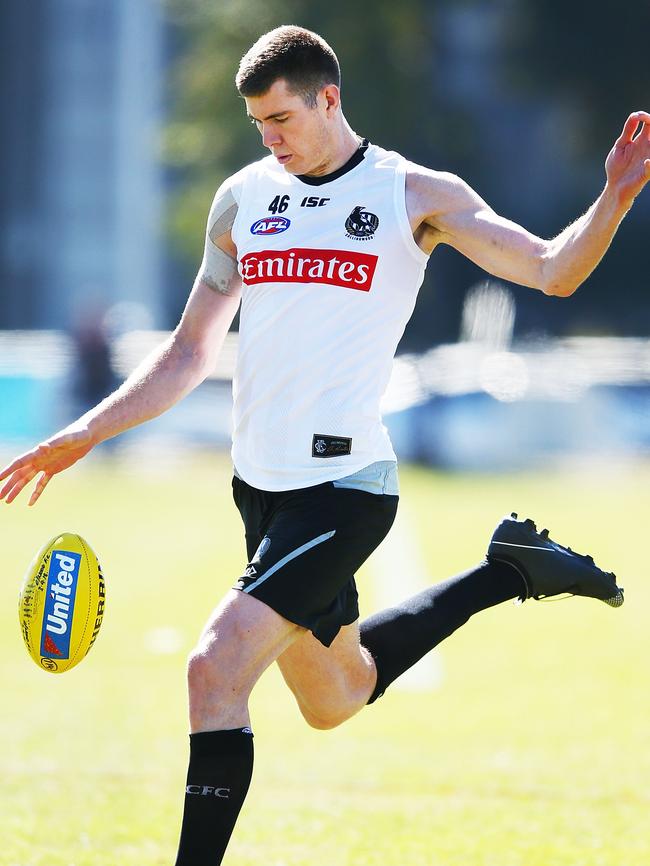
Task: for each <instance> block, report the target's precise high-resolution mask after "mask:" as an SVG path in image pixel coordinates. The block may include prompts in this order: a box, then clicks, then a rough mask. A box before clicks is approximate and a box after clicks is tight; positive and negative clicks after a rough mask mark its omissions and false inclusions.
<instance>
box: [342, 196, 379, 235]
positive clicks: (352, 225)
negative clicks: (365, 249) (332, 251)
mask: <svg viewBox="0 0 650 866" xmlns="http://www.w3.org/2000/svg"><path fill="white" fill-rule="evenodd" d="M378 226H379V217H378V216H377V214H374V213H370V211H369V210H363V205H362V204H358V205H357V206H356V207H355V209H354V210H353V211H352V213H351V214H350V216H349V217H348V218H347V219H346V221H345V228H346V230H347V233H348V237H349V238H358V239H359V240H362V241H367V240H369V239H370V238H371V237H372V236H373V235H374V233H375V232H376V231H377V228H378Z"/></svg>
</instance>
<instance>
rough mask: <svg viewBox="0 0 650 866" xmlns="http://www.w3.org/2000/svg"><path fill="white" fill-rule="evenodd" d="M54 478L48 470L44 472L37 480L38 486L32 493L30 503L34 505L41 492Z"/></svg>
mask: <svg viewBox="0 0 650 866" xmlns="http://www.w3.org/2000/svg"><path fill="white" fill-rule="evenodd" d="M51 479H52V476H51V475H48V473H47V472H43V473H42V475H41V477H40V478H39V479H38V481H37V482H36V486H35V487H34V490H33V492H32V495H31V496H30V498H29V503H28V504H29V505H33V504H34V503H35V502H36V500H37V499H38V498H39V497H40V495H41V493H42V492H43V491H44V490H45V488H46V487H47V485H48V484H49V483H50V481H51Z"/></svg>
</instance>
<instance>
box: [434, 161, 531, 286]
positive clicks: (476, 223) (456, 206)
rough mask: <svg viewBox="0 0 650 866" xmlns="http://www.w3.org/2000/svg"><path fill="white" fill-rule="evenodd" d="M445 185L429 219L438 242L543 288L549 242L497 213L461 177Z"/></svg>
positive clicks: (492, 269)
mask: <svg viewBox="0 0 650 866" xmlns="http://www.w3.org/2000/svg"><path fill="white" fill-rule="evenodd" d="M446 186H447V189H443V194H442V196H441V199H442V206H440V207H439V208H438V209H437V210H436V212H434V213H433V214H431V215H430V216H428V217H427V218H426V222H427V223H428V224H429V225H431V226H432V227H434V228H435V229H436V231H437V233H438V240H439V242H440V243H446V244H448V245H449V246H452V247H453V248H454V249H456V250H458V252H460V253H462V254H463V255H464V256H466V257H467V258H468V259H470V260H471V261H473V262H474V264H476V265H478V266H479V267H481V268H483V269H484V270H485V271H487V272H488V273H490V274H493V275H494V276H496V277H499V278H501V279H504V280H509V281H511V282H514V283H519V284H520V285H523V286H529V287H531V288H536V289H541V288H542V287H543V285H544V263H545V256H546V255H547V253H548V242H547V241H545V240H542V238H539V237H537V236H536V235H534V234H532V233H531V232H529V231H528V230H527V229H525V228H523V227H522V226H520V225H518V224H517V223H515V222H512V220H508V219H506V218H505V217H502V216H500V215H499V214H497V213H496V212H495V211H494V210H493V209H492V208H491V207H490V206H489V205H488V204H487V203H486V202H485V201H484V200H483V199H482V198H481V197H480V196H479V195H478V193H476V192H475V191H474V190H473V189H472V188H471V187H470V186H469V185H468V184H466V183H465V182H464V181H462V180H460V178H452V179H451V180H450V181H447V184H446Z"/></svg>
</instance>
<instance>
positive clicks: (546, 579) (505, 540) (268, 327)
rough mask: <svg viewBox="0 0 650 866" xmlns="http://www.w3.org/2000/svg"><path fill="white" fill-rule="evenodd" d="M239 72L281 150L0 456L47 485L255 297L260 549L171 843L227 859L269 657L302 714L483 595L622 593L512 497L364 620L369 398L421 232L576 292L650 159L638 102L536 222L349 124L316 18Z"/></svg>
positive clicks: (211, 632) (406, 305)
mask: <svg viewBox="0 0 650 866" xmlns="http://www.w3.org/2000/svg"><path fill="white" fill-rule="evenodd" d="M236 82H237V87H238V90H239V92H240V94H241V95H242V96H243V97H244V100H245V103H246V108H247V111H248V115H249V117H250V119H251V122H252V123H253V124H254V125H255V126H256V127H257V129H258V131H259V132H260V134H261V136H262V142H263V144H264V146H265V147H267V148H268V149H269V150H270V151H271V154H272V155H271V156H267V157H266V158H265V159H263V160H260V161H259V162H256V163H254V164H252V165H250V166H247V167H246V168H244V169H242V170H241V171H240V172H238V173H237V174H236V175H234V176H233V177H231V178H229V179H228V180H226V181H225V182H224V183H223V184H222V186H221V187H220V189H219V190H218V191H217V194H216V196H215V199H214V202H213V205H212V208H211V211H210V216H209V219H208V226H207V233H206V243H205V255H204V259H203V262H202V264H201V267H200V270H199V273H198V276H197V278H196V281H195V283H194V286H193V289H192V292H191V294H190V297H189V300H188V303H187V306H186V308H185V311H184V313H183V315H182V318H181V321H180V323H179V325H178V326H177V328H176V330H175V331H174V333H173V334H172V336H171V337H170V338H169V340H168V341H167V342H166V343H164V344H163V345H162V346H161V347H160V348H159V349H158V350H157V351H156V352H155V353H154V354H153V355H152V356H151V357H150V358H149V359H148V360H147V361H145V362H144V363H143V365H142V366H141V367H140V368H139V369H138V370H136V371H135V372H134V373H133V374H132V375H131V376H130V377H129V379H128V380H127V381H126V382H125V383H124V384H123V385H122V386H121V387H120V388H119V389H118V390H117V391H116V392H115V393H114V394H113V395H111V396H110V397H108V398H107V399H106V400H104V401H103V402H102V403H100V404H99V405H98V406H97V407H96V408H94V409H92V410H91V411H90V412H88V413H87V414H86V415H84V416H83V417H82V418H80V419H79V420H78V421H77V422H75V423H73V424H71V425H70V426H69V427H67V428H66V429H65V430H63V431H62V432H60V433H58V434H56V435H55V436H53V437H52V438H51V439H49V440H47V441H46V442H44V443H42V444H41V445H39V446H38V447H37V448H35V449H34V450H33V451H31V452H29V453H28V454H25V455H23V456H22V457H20V458H18V459H17V460H15V461H14V462H13V463H12V464H11V465H9V466H8V467H7V468H6V469H5V470H4V472H3V473H2V474H1V475H0V478H8V480H7V483H6V484H5V486H4V488H3V489H2V491H1V492H0V496H1V497H5V498H6V500H7V502H11V501H12V500H13V499H14V498H15V497H16V496H17V495H18V493H19V492H20V491H21V490H22V489H23V488H24V487H25V485H26V484H28V483H30V482H31V481H32V480H33V479H34V478H35V477H36V476H37V475H39V474H40V477H39V478H38V480H37V482H36V485H35V488H34V491H33V493H32V496H31V499H30V504H33V503H34V502H36V500H37V499H38V497H39V496H40V495H41V493H42V492H43V490H44V488H45V486H46V485H47V483H48V482H49V481H50V479H51V478H52V477H53V476H54V475H55V474H56V473H57V472H60V471H62V470H63V469H65V468H67V467H68V466H71V465H72V464H73V463H75V462H76V461H77V460H79V459H80V458H82V457H83V456H84V455H85V454H87V453H88V452H89V451H90V450H91V448H93V447H94V446H95V445H96V444H98V443H99V442H101V441H103V440H105V439H107V438H109V437H111V436H115V435H116V434H118V433H120V432H122V431H123V430H126V429H128V428H129V427H133V426H134V425H136V424H140V423H142V422H144V421H146V420H148V419H149V418H152V417H154V416H156V415H159V414H160V413H161V412H163V411H165V410H166V409H168V408H169V407H170V406H172V405H173V404H174V403H176V402H177V401H178V400H179V399H180V398H181V397H183V396H184V395H185V394H187V393H188V392H189V391H190V390H191V389H192V388H194V387H195V386H196V385H197V384H198V383H199V382H201V381H202V379H203V378H204V377H205V375H206V374H207V373H208V371H209V370H210V369H211V367H212V365H213V363H214V361H215V357H216V355H217V353H218V352H219V349H220V347H221V345H222V342H223V339H224V336H225V334H226V332H227V330H228V328H229V326H230V324H231V322H232V320H233V317H234V315H235V312H236V311H237V309H238V307H239V305H240V300H241V325H240V347H239V357H238V362H237V370H236V375H235V379H234V384H233V390H234V436H233V461H234V466H235V477H234V479H233V492H234V497H235V501H236V503H237V506H238V508H239V510H240V512H241V514H242V518H243V520H244V523H245V529H246V543H247V549H248V559H249V562H248V565H247V567H246V569H245V571H244V572H243V574H242V576H241V577H240V578H239V580H238V581H237V584H236V586H235V588H233V590H231V591H230V592H229V593H228V594H227V595H226V597H225V598H224V599H223V601H222V602H221V604H220V605H219V606H218V607H217V608H216V610H215V611H214V612H213V614H212V615H211V616H210V618H209V620H208V622H207V624H206V627H205V629H204V631H203V634H202V635H201V637H200V640H199V642H198V644H197V646H196V648H195V650H194V651H193V652H192V653H191V655H190V658H189V664H188V683H189V705H190V723H191V732H192V733H191V735H190V743H191V745H190V763H189V769H188V776H187V785H186V793H185V810H184V816H183V825H182V831H181V840H180V846H179V852H178V859H177V861H176V863H177V866H207V864H216V863H220V862H221V860H222V857H223V854H224V851H225V849H226V845H227V843H228V840H229V838H230V835H231V832H232V829H233V827H234V824H235V821H236V818H237V815H238V813H239V810H240V808H241V805H242V803H243V800H244V797H245V796H246V792H247V790H248V785H249V782H250V778H251V773H252V765H253V747H252V731H251V728H250V719H249V715H248V697H249V695H250V692H251V690H252V688H253V687H254V685H255V683H256V682H257V680H258V678H259V677H260V675H261V673H262V672H263V671H264V670H265V669H266V668H267V667H268V666H269V665H270V664H271V663H272V662H274V661H277V662H278V664H279V666H280V669H281V671H282V674H283V676H284V678H285V680H286V682H287V685H288V686H289V688H290V689H291V690H292V692H293V693H294V695H295V697H296V700H297V702H298V705H299V707H300V709H301V711H302V713H303V715H304V716H305V718H306V720H307V721H308V723H309V724H311V725H313V726H314V727H316V728H322V729H326V728H332V727H334V726H336V725H338V724H340V723H341V722H343V721H345V720H346V719H348V718H349V717H350V716H352V715H354V714H355V713H356V712H358V711H359V710H360V709H361V708H362V707H364V706H365V705H366V704H368V703H372V702H373V701H374V700H375V699H376V698H378V697H379V696H380V695H381V694H382V693H383V692H384V690H385V689H386V688H387V686H388V685H389V684H390V683H391V682H393V680H394V679H395V678H396V677H398V676H399V675H400V674H401V673H403V672H404V671H405V670H406V669H407V668H409V667H410V666H411V665H413V664H414V663H415V662H416V661H417V660H418V659H419V658H421V657H422V656H423V655H424V654H425V653H427V652H428V651H429V650H430V649H431V648H432V647H433V646H435V645H436V644H437V643H439V642H440V641H441V640H442V639H444V638H445V637H447V636H448V635H449V634H451V633H452V632H453V631H454V630H455V629H456V628H458V627H459V626H460V625H462V624H463V623H464V622H466V621H467V620H468V619H469V618H470V616H472V615H473V614H474V613H476V612H478V611H480V610H482V609H484V608H486V607H489V606H491V605H494V604H497V603H499V602H501V601H505V600H506V599H512V598H516V597H517V596H519V597H520V598H522V599H526V598H528V597H531V596H532V597H536V598H539V597H541V596H547V595H555V594H558V593H560V592H565V591H569V592H572V593H574V594H579V595H587V596H592V597H595V598H599V599H601V600H603V601H606V602H607V603H608V604H610V605H612V606H618V605H620V604H622V602H623V594H622V590H620V589H619V588H618V587H617V586H616V582H615V578H614V575H612V574H608V573H605V572H603V571H601V570H600V569H598V568H597V567H596V566H595V565H594V563H593V560H592V559H591V558H590V557H583V556H579V555H577V554H574V553H572V552H570V551H569V550H568V549H567V548H563V547H561V546H560V545H558V544H556V543H554V542H552V541H551V540H550V539H549V538H548V533H547V532H546V531H543V532H542V533H537V531H536V528H535V525H534V524H533V523H532V521H530V520H526V521H519V520H517V519H516V515H513V516H512V518H507V519H505V520H503V521H502V522H501V523H500V524H499V526H498V527H497V529H496V531H495V533H494V535H493V537H492V541H491V542H490V545H489V549H488V556H487V559H486V560H485V561H484V562H482V563H480V564H479V565H478V566H476V567H475V568H472V569H470V570H469V571H467V572H465V573H464V574H462V575H459V576H457V577H454V578H451V579H450V580H448V581H446V582H444V583H442V584H439V585H437V586H434V587H432V588H431V589H428V590H425V591H424V592H422V593H420V594H419V595H418V596H416V597H415V598H413V599H409V600H407V601H406V602H404V604H403V605H400V606H398V607H397V608H394V609H391V610H387V611H383V612H381V613H379V614H377V615H375V616H373V617H371V618H370V619H368V620H366V621H364V622H363V623H361V624H360V623H359V620H358V606H357V594H356V587H355V584H354V578H353V575H354V573H355V571H356V570H357V569H358V568H359V566H360V565H361V564H362V563H363V562H364V560H365V559H366V558H367V557H368V555H369V554H370V553H371V552H372V550H374V549H375V547H376V546H377V545H378V544H379V543H380V541H381V540H382V538H383V537H384V536H385V535H386V533H387V532H388V530H389V528H390V525H391V523H392V521H393V518H394V515H395V510H396V507H397V499H398V487H397V475H396V463H395V455H394V453H393V450H392V447H391V444H390V441H389V439H388V436H387V433H386V431H385V428H383V426H382V424H381V420H380V416H379V399H380V396H381V393H382V391H383V389H384V388H385V386H386V383H387V381H388V377H389V373H390V367H391V361H392V357H393V353H394V351H395V348H396V346H397V343H398V340H399V338H400V336H401V334H402V331H403V329H404V326H405V324H406V322H407V320H408V318H409V316H410V315H411V312H412V309H413V305H414V303H415V298H416V294H417V290H418V288H419V286H420V284H421V282H422V277H423V273H424V268H425V265H426V261H427V258H428V256H429V254H430V253H431V252H432V251H433V249H434V248H435V247H436V246H437V245H438V244H440V243H447V244H450V245H451V246H453V247H455V248H456V249H457V250H460V252H462V253H464V254H465V255H466V256H468V257H469V258H471V259H472V260H473V261H474V262H476V263H477V264H478V265H480V266H481V267H483V268H485V269H486V270H487V271H489V272H490V273H492V274H494V275H496V276H498V277H501V278H503V279H506V280H511V281H514V282H517V283H520V284H522V285H525V286H529V287H531V288H535V289H539V290H541V291H543V292H545V293H546V294H549V295H558V296H567V295H570V294H572V293H573V292H574V291H575V290H576V288H577V287H578V286H579V285H580V283H581V282H582V281H583V280H584V279H585V278H586V277H587V276H588V275H589V273H590V272H591V271H592V270H593V268H594V267H595V266H596V265H597V263H598V262H599V260H600V259H601V257H602V256H603V254H604V253H605V251H606V249H607V247H608V245H609V243H610V241H611V239H612V237H613V235H614V233H615V231H616V229H617V227H618V225H619V223H620V221H621V219H622V218H623V216H624V215H625V213H626V212H627V211H628V210H629V208H630V207H631V205H632V203H633V201H634V198H635V196H636V195H638V193H639V192H640V191H641V189H642V188H643V186H644V185H645V184H646V183H647V181H648V178H649V177H650V114H647V113H645V112H636V113H635V114H632V115H630V117H629V118H628V120H627V122H626V123H625V126H624V128H623V132H622V134H621V136H620V137H619V138H618V140H617V141H616V143H615V145H614V147H613V149H612V151H611V152H610V154H609V156H608V157H607V161H606V174H607V182H606V185H605V188H604V190H603V192H602V194H601V195H600V197H599V198H598V199H597V201H596V202H595V203H594V204H593V205H592V207H591V208H590V209H589V210H588V211H587V213H585V214H584V215H583V216H582V217H580V218H579V219H578V220H576V222H575V223H573V224H572V225H571V226H569V227H568V228H567V229H565V230H564V231H563V232H562V233H561V234H560V235H559V236H558V237H556V238H555V239H553V240H551V241H545V240H542V239H540V238H538V237H535V236H534V235H531V234H530V233H529V232H527V231H525V230H524V229H523V228H521V227H519V226H517V225H515V224H513V223H512V222H509V221H508V220H506V219H503V218H502V217H500V216H498V215H497V214H495V213H494V211H493V210H491V208H490V207H489V206H488V205H487V204H486V203H485V202H484V201H483V200H482V199H481V198H480V197H479V196H478V195H477V194H476V193H475V192H474V191H473V190H471V189H470V188H469V187H468V186H467V184H465V183H464V182H463V181H462V180H460V179H459V178H457V177H454V176H452V175H450V174H447V173H443V172H438V171H434V170H431V169H427V168H423V167H421V166H417V165H413V164H411V163H408V162H407V161H406V160H405V159H403V158H402V157H401V156H399V155H398V154H395V153H391V152H387V151H384V150H383V149H381V148H379V147H377V146H375V145H372V144H369V143H368V142H367V141H365V140H362V139H361V138H360V137H359V136H357V135H356V134H355V133H354V132H353V130H352V129H351V127H350V126H349V124H348V123H347V121H346V119H345V117H344V115H343V113H342V111H341V101H340V90H339V84H340V76H339V67H338V62H337V59H336V56H335V55H334V52H333V51H332V49H331V48H330V47H329V46H328V45H327V44H326V43H325V42H324V41H323V40H322V39H321V38H320V37H319V36H317V35H316V34H314V33H311V32H309V31H306V30H303V29H301V28H298V27H280V28H278V29H276V30H274V31H272V32H271V33H268V34H266V35H265V36H263V37H262V38H261V39H260V40H259V41H258V42H257V43H256V44H255V45H254V46H253V47H252V48H251V49H250V51H249V52H248V53H247V54H246V55H245V57H244V58H243V59H242V61H241V65H240V68H239V72H238V74H237V79H236ZM396 577H398V576H396Z"/></svg>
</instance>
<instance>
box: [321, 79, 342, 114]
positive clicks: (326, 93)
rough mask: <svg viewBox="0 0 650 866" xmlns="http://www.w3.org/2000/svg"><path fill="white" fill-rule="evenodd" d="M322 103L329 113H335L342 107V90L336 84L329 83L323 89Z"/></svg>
mask: <svg viewBox="0 0 650 866" xmlns="http://www.w3.org/2000/svg"><path fill="white" fill-rule="evenodd" d="M320 95H321V99H322V100H323V102H322V105H323V107H324V108H325V111H326V112H327V113H328V114H331V115H334V114H336V112H337V111H338V109H339V108H340V107H341V91H340V90H339V88H338V87H337V86H336V84H327V85H326V86H325V87H324V88H323V89H322V90H321V93H320Z"/></svg>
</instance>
